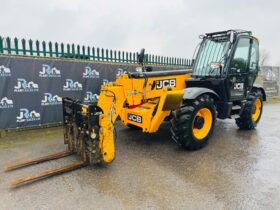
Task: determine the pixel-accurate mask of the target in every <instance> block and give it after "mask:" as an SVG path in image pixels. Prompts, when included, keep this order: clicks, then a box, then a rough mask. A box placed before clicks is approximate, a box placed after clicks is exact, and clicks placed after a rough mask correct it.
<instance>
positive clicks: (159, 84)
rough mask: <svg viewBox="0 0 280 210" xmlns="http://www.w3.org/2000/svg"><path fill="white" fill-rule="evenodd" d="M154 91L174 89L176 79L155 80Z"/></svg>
mask: <svg viewBox="0 0 280 210" xmlns="http://www.w3.org/2000/svg"><path fill="white" fill-rule="evenodd" d="M155 82H156V89H157V90H158V89H162V88H163V87H165V86H169V87H176V79H165V80H156V81H155Z"/></svg>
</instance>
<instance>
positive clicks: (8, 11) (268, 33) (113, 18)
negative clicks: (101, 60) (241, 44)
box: [0, 0, 280, 65]
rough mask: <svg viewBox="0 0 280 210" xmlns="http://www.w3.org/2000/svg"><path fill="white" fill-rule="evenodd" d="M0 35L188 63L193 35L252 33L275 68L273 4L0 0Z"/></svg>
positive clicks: (276, 16) (279, 36) (278, 17)
mask: <svg viewBox="0 0 280 210" xmlns="http://www.w3.org/2000/svg"><path fill="white" fill-rule="evenodd" d="M0 6H1V12H0V17H1V21H0V35H2V36H11V37H14V36H17V37H18V38H32V39H39V40H45V41H58V42H64V43H76V44H82V45H89V46H95V47H104V48H108V49H116V50H127V51H133V52H134V51H138V50H139V49H140V48H143V47H144V48H146V52H147V53H153V54H158V55H164V56H173V57H183V58H192V56H193V51H194V49H195V47H196V45H197V43H198V42H199V39H198V35H199V34H203V33H205V32H213V31H219V30H227V29H246V30H252V31H253V33H254V34H255V36H257V37H258V38H259V39H260V47H261V48H265V49H266V50H267V51H269V52H270V60H269V63H270V64H271V65H280V52H279V50H280V41H279V40H280V1H279V0H248V1H246V0H234V1H228V0H211V1H210V0H209V1H201V0H155V1H152V0H139V1H132V0H119V1H118V0H44V1H39V0H37V1H35V0H33V1H31V0H18V1H16V0H0Z"/></svg>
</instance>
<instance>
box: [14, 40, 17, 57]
mask: <svg viewBox="0 0 280 210" xmlns="http://www.w3.org/2000/svg"><path fill="white" fill-rule="evenodd" d="M14 43H15V51H16V54H17V55H18V38H14Z"/></svg>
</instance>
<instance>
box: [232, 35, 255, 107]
mask: <svg viewBox="0 0 280 210" xmlns="http://www.w3.org/2000/svg"><path fill="white" fill-rule="evenodd" d="M250 47H251V39H250V38H249V37H240V38H239V40H238V41H237V44H236V47H235V51H234V54H233V56H232V60H231V62H230V66H229V77H228V86H229V99H230V101H237V100H244V99H245V98H246V95H247V86H248V78H249V54H250Z"/></svg>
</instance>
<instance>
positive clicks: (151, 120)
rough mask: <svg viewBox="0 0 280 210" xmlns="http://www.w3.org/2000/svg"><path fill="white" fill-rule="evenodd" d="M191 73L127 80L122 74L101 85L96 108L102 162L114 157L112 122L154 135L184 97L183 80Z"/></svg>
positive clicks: (127, 77) (111, 159)
mask: <svg viewBox="0 0 280 210" xmlns="http://www.w3.org/2000/svg"><path fill="white" fill-rule="evenodd" d="M190 76H191V74H178V75H176V74H175V75H170V76H168V75H167V76H156V77H146V78H129V76H128V74H123V75H121V76H120V77H118V78H117V80H116V81H115V82H109V83H108V84H106V85H103V86H102V88H101V91H100V96H99V99H98V104H97V105H98V106H99V107H100V108H101V109H102V110H103V114H101V115H100V116H99V126H100V131H99V138H100V150H101V154H102V157H103V161H104V162H105V163H110V162H111V161H113V160H114V157H115V145H114V122H115V121H116V120H117V119H118V117H119V118H120V120H121V121H122V123H123V124H124V125H128V124H131V125H135V126H138V127H139V128H142V131H143V132H146V133H153V132H156V131H157V130H158V129H159V126H160V125H161V123H162V122H163V121H164V119H165V118H166V117H168V116H169V115H170V112H171V111H172V110H175V109H177V108H178V107H179V106H180V104H181V102H182V98H183V94H184V89H185V88H186V86H185V81H186V79H188V78H189V77H190Z"/></svg>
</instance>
